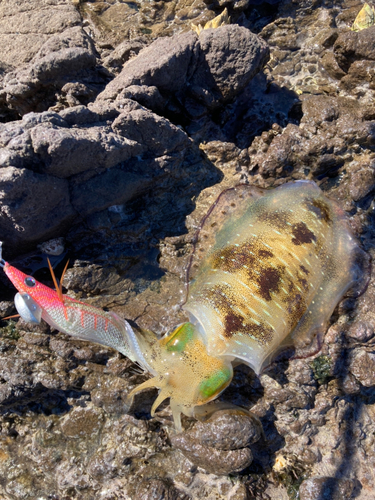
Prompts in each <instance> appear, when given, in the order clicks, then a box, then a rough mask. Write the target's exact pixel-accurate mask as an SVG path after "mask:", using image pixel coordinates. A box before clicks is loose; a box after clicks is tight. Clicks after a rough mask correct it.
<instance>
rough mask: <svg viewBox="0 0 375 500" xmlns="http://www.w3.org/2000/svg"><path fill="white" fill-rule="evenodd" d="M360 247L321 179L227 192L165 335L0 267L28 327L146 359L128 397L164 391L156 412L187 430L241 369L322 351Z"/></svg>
mask: <svg viewBox="0 0 375 500" xmlns="http://www.w3.org/2000/svg"><path fill="white" fill-rule="evenodd" d="M224 200H226V204H224V205H223V203H224ZM223 206H224V207H225V208H224V209H223ZM215 214H216V215H215ZM357 251H360V249H359V247H358V245H357V243H356V241H355V240H354V239H353V238H352V236H351V234H350V231H349V230H348V228H347V223H346V219H345V216H344V214H343V212H342V211H341V210H340V208H339V207H338V206H337V205H336V204H335V203H334V202H332V201H331V200H329V199H328V198H327V197H326V196H324V194H323V193H322V191H321V190H320V189H319V188H318V187H317V185H316V184H315V183H314V182H310V181H297V182H294V183H289V184H285V185H283V186H280V187H278V188H276V189H273V190H270V191H267V192H265V193H260V192H259V191H256V190H254V189H252V188H249V186H239V187H237V188H235V189H232V190H228V192H226V193H224V194H222V195H221V196H220V197H219V199H218V200H217V202H216V203H215V204H214V205H213V207H212V208H211V209H210V211H209V214H208V216H206V217H205V219H204V221H203V223H202V225H201V227H200V231H199V236H198V240H197V244H196V249H195V252H194V255H193V258H192V261H191V263H190V266H189V274H190V276H192V277H193V279H192V282H191V284H190V285H189V293H188V299H187V301H186V303H185V304H184V306H183V308H184V309H185V311H186V312H187V313H188V315H189V319H190V321H189V322H187V323H184V324H182V325H179V326H178V327H177V328H176V329H175V330H174V331H173V332H172V333H171V334H169V335H167V336H165V337H163V338H161V339H158V338H157V337H156V335H155V334H153V333H152V332H142V333H141V332H138V331H136V330H133V329H132V328H131V326H130V325H129V324H128V323H127V322H126V321H125V320H123V319H121V318H119V317H118V316H116V315H115V314H114V313H108V312H104V311H102V310H100V309H97V308H95V307H92V306H89V305H87V304H85V303H83V302H79V301H76V300H74V299H71V298H70V297H68V296H66V295H63V294H62V289H61V285H58V284H57V282H56V280H55V278H54V280H55V287H56V291H53V290H52V289H50V288H48V287H46V286H44V285H42V284H41V283H38V282H37V281H36V280H35V279H34V278H32V277H31V276H27V275H25V274H23V273H22V272H20V271H18V270H17V269H15V268H14V267H12V266H11V265H10V264H8V263H7V262H5V261H4V260H2V259H1V261H0V265H1V266H2V267H3V269H4V271H5V273H6V274H7V276H8V277H9V279H10V280H11V281H12V283H13V284H14V286H15V287H16V288H17V290H18V293H17V295H16V299H15V304H16V307H17V310H18V312H19V313H20V315H21V316H22V317H23V318H24V319H25V320H27V321H35V322H39V321H40V320H41V319H44V320H45V321H46V322H47V323H48V324H49V325H51V326H52V327H54V328H56V329H58V330H60V331H62V332H64V333H67V334H69V335H72V336H74V337H76V338H79V339H83V340H91V341H93V342H97V343H99V344H103V345H106V346H109V347H113V348H114V349H117V350H118V351H120V352H121V353H123V354H124V355H125V356H127V357H129V358H130V359H131V360H133V361H136V362H138V363H139V364H140V365H141V366H142V368H143V369H144V370H146V371H148V372H149V373H150V374H151V375H153V377H152V378H151V379H149V380H147V381H146V382H144V383H143V384H141V385H140V386H138V387H137V388H135V389H134V390H133V391H131V393H130V394H129V403H130V402H131V400H132V398H133V396H134V395H135V394H136V393H137V392H139V391H142V390H144V389H147V388H150V387H157V388H158V389H160V392H159V395H158V397H157V399H156V400H155V402H154V404H153V407H152V410H151V413H152V415H153V414H154V412H155V410H156V408H157V407H158V406H159V405H160V404H161V402H162V401H164V400H165V399H166V398H170V406H171V409H172V414H173V418H174V422H175V426H176V428H177V430H181V414H182V413H183V414H185V415H188V416H198V415H199V414H201V413H202V411H200V410H202V408H203V409H204V408H205V405H206V404H207V403H208V402H210V401H212V400H213V399H215V398H216V397H217V396H218V395H219V394H220V393H221V392H222V391H223V390H224V389H225V388H226V387H227V386H228V385H229V384H230V382H231V379H232V376H233V367H232V364H233V362H235V363H238V362H243V363H246V364H247V365H249V366H250V367H251V368H253V369H254V371H255V372H256V373H257V374H259V373H260V372H261V370H262V369H263V368H264V367H265V366H266V365H267V364H269V363H270V361H271V360H272V358H273V357H274V356H275V355H276V354H277V353H278V352H279V351H280V349H282V348H283V347H286V346H290V345H293V346H295V347H296V349H297V352H299V354H300V355H308V354H309V353H310V354H311V351H312V350H314V349H315V350H316V346H318V347H319V341H320V338H321V335H322V334H323V333H324V331H325V328H326V325H327V322H328V320H329V318H330V316H331V314H332V312H333V310H334V308H335V306H336V304H337V303H338V301H339V300H340V298H341V297H342V296H343V294H344V293H345V292H346V291H347V290H348V288H349V287H350V286H351V285H352V284H353V282H354V281H355V279H356V271H355V269H354V268H355V266H354V261H355V254H356V252H357ZM201 254H202V255H201ZM0 258H1V256H0ZM52 274H53V273H52ZM314 346H315V347H314Z"/></svg>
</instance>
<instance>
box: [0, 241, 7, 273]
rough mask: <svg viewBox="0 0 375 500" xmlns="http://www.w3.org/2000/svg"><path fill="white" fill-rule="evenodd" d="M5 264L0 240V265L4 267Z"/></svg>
mask: <svg viewBox="0 0 375 500" xmlns="http://www.w3.org/2000/svg"><path fill="white" fill-rule="evenodd" d="M5 264H6V262H5V260H4V259H3V242H2V241H0V267H4V266H5Z"/></svg>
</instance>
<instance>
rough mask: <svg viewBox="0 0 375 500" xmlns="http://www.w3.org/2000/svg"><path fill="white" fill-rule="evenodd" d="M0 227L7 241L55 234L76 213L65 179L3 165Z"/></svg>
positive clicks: (27, 240) (16, 243) (18, 242)
mask: <svg viewBox="0 0 375 500" xmlns="http://www.w3.org/2000/svg"><path fill="white" fill-rule="evenodd" d="M0 210H1V217H0V231H1V234H2V235H4V237H5V239H6V241H7V243H8V244H9V245H12V246H13V247H17V246H19V247H22V246H23V245H27V243H30V242H35V241H38V240H43V239H47V238H49V237H53V236H56V235H58V234H59V233H60V231H61V230H62V229H63V228H64V227H65V228H67V227H68V226H69V224H70V223H71V221H72V220H73V218H74V216H75V212H74V210H73V208H72V206H71V204H70V197H69V185H68V181H66V180H64V179H57V178H56V177H52V176H47V175H42V174H38V173H35V172H31V171H30V170H26V169H22V168H15V167H6V168H2V169H0Z"/></svg>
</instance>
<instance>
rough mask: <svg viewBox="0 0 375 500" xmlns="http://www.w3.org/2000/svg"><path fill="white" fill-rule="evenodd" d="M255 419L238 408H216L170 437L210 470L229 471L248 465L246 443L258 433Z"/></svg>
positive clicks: (259, 433) (259, 431)
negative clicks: (203, 420) (219, 409)
mask: <svg viewBox="0 0 375 500" xmlns="http://www.w3.org/2000/svg"><path fill="white" fill-rule="evenodd" d="M261 433H262V426H261V423H260V422H259V421H258V419H256V418H254V417H253V416H252V415H251V414H247V413H246V412H244V411H243V412H241V411H240V410H223V411H217V412H216V413H214V415H213V416H212V417H210V418H209V419H208V420H207V421H205V422H198V423H197V424H195V425H194V427H193V428H192V429H190V430H189V431H186V432H184V433H182V434H177V435H176V436H173V437H172V438H171V443H172V445H173V446H174V447H175V448H177V449H179V450H180V451H181V452H182V453H183V454H184V455H185V457H186V458H188V459H189V460H191V461H192V462H193V463H194V464H195V465H198V466H199V467H202V469H204V470H206V471H208V472H212V473H213V474H230V473H233V472H239V471H242V470H243V469H245V468H246V467H248V466H249V465H250V464H251V462H252V460H253V456H252V453H251V450H250V448H249V446H250V445H251V444H253V443H254V442H256V441H258V440H259V439H260V437H261Z"/></svg>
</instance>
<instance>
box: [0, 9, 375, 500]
mask: <svg viewBox="0 0 375 500" xmlns="http://www.w3.org/2000/svg"><path fill="white" fill-rule="evenodd" d="M225 6H226V7H227V8H228V10H229V14H230V16H231V21H232V24H231V25H228V26H224V27H222V28H217V29H210V30H206V31H203V32H202V34H201V35H200V36H199V37H198V36H197V35H196V33H194V32H192V31H191V30H190V27H191V26H190V23H194V24H196V25H198V24H203V25H204V23H205V22H206V21H208V20H210V19H212V18H213V17H214V16H215V15H217V14H218V13H219V12H220V11H221V10H222V9H223V8H224V7H225ZM361 7H362V3H361V1H360V0H358V1H357V0H336V1H335V2H329V1H327V0H303V1H300V2H295V1H288V0H281V1H271V0H268V1H267V2H260V1H242V0H241V1H239V2H238V1H235V2H233V1H228V2H227V1H220V2H218V3H217V5H216V7H214V8H213V6H210V5H208V4H207V5H206V4H205V3H204V2H203V1H201V2H200V1H195V2H194V5H193V2H192V1H191V0H178V1H176V2H164V3H161V2H157V3H155V4H154V3H149V2H137V1H136V2H134V4H132V5H130V4H128V3H122V2H116V1H114V0H113V1H112V0H111V1H110V2H85V1H80V2H78V1H75V2H72V3H69V2H62V1H60V0H43V1H38V2H26V1H22V2H21V1H18V0H6V1H5V0H3V2H1V3H0V12H1V15H0V19H1V21H0V46H1V47H2V51H1V52H0V54H1V56H0V114H1V120H2V124H1V125H0V143H1V150H0V167H1V169H0V206H1V218H0V233H1V234H0V236H1V238H0V240H1V241H4V249H3V253H4V257H5V258H6V259H8V260H9V261H10V262H11V263H12V264H13V265H15V266H16V267H18V268H20V269H22V270H23V271H25V272H27V273H32V274H34V275H35V276H36V278H37V279H39V280H40V281H42V282H44V283H45V284H47V285H49V286H52V287H53V283H52V281H51V278H50V276H49V274H48V270H47V261H46V257H47V255H46V253H45V252H51V253H49V255H48V256H49V259H50V260H51V262H52V264H53V265H54V266H55V267H57V272H58V271H59V270H60V269H62V267H63V265H64V263H65V261H66V259H67V258H70V265H69V268H68V271H67V273H66V275H65V278H64V282H63V285H64V288H65V291H66V292H67V293H69V295H70V296H72V297H75V298H77V299H83V300H86V301H87V302H89V303H91V304H93V305H96V306H98V307H106V308H108V309H110V310H113V311H115V312H116V313H118V314H119V315H120V316H122V317H124V318H126V319H128V320H129V321H131V322H134V323H135V324H136V325H138V326H139V327H141V328H147V329H150V330H153V331H155V332H156V333H158V334H164V333H166V332H168V331H171V330H172V328H174V327H175V326H176V325H177V324H179V323H181V322H182V321H185V320H186V316H185V314H184V312H183V310H182V309H181V307H180V306H181V304H183V302H184V300H185V296H186V287H185V285H186V267H187V264H188V262H189V256H190V254H191V252H192V247H193V241H194V238H195V234H196V229H197V227H198V225H199V224H200V221H201V220H202V217H203V216H204V215H205V214H206V213H207V210H208V209H209V207H210V206H211V204H212V203H213V202H214V201H215V199H216V198H217V196H218V195H219V194H220V193H221V192H222V191H223V189H225V188H228V187H233V186H235V185H236V184H238V183H239V182H248V183H250V184H252V185H256V186H258V187H261V188H272V187H275V186H277V185H280V184H283V183H285V182H288V181H292V180H297V179H311V180H314V181H315V182H317V183H318V184H319V185H320V187H321V188H322V189H323V190H324V191H325V192H326V194H327V196H330V197H332V198H333V199H334V200H336V201H337V202H338V203H339V205H340V206H341V208H342V209H343V210H344V211H345V212H346V213H347V216H348V217H349V221H350V225H351V227H352V231H353V233H354V234H355V236H356V237H357V238H358V239H359V240H360V242H361V244H362V246H363V248H364V250H366V252H367V254H368V255H369V256H373V254H374V243H373V241H374V231H375V228H374V223H375V221H374V202H373V195H374V191H375V163H374V161H375V153H374V147H375V109H374V106H373V102H374V97H375V95H374V92H375V89H374V88H373V81H372V74H373V71H372V70H373V64H374V61H373V59H374V58H373V54H372V51H373V44H372V39H373V30H374V28H369V29H368V30H363V31H361V32H358V33H353V32H351V31H350V29H349V26H350V24H351V23H352V22H353V21H354V19H355V17H356V15H357V14H358V12H359V10H360V8H361ZM254 33H257V35H255V34H254ZM14 40H17V45H15V43H14ZM54 237H60V238H61V239H59V240H58V244H57V243H56V242H51V243H48V244H44V245H43V246H42V247H40V246H39V247H38V244H39V245H40V244H41V243H44V242H45V241H46V240H48V239H50V238H54ZM64 246H65V248H64ZM41 249H43V251H42V250H41ZM51 249H52V250H51ZM56 249H57V250H56ZM363 260H364V262H363V263H362V265H361V266H359V267H358V269H359V273H358V283H357V284H356V286H355V287H353V289H352V290H350V291H349V292H348V295H347V296H346V297H345V298H344V299H343V300H342V301H341V302H340V304H339V305H338V307H337V308H336V310H335V312H334V314H333V316H332V319H331V324H330V327H329V329H328V331H327V333H326V336H325V339H324V342H323V346H322V349H321V351H320V352H319V353H317V354H316V355H314V356H311V357H309V358H305V359H291V358H290V356H289V355H288V354H285V356H284V357H281V358H280V359H278V360H277V361H276V362H275V363H274V364H273V365H272V366H271V367H270V369H269V370H268V371H267V372H266V373H263V374H262V375H261V376H260V377H257V376H256V375H255V374H254V373H253V372H252V370H250V369H249V368H247V367H245V366H243V365H241V366H238V367H236V369H235V375H234V379H233V381H232V383H231V385H230V386H229V387H228V388H227V389H226V391H225V392H224V393H223V395H222V396H221V399H222V401H225V403H222V404H223V405H224V406H220V405H219V408H221V411H218V412H216V413H214V414H213V415H212V416H210V417H209V418H208V419H207V420H206V421H203V422H197V421H195V420H194V419H190V418H184V419H183V427H184V429H185V431H184V432H183V433H181V434H175V432H174V429H173V424H172V420H171V413H170V409H169V406H168V405H167V404H165V405H162V407H161V408H160V409H159V411H158V412H157V414H156V416H155V417H152V418H151V416H150V408H151V405H152V402H153V400H154V399H155V397H156V392H155V391H145V392H143V393H141V394H140V395H138V396H137V397H136V399H135V402H134V404H133V406H132V408H130V409H129V407H128V406H127V402H126V394H127V393H128V392H129V391H130V390H131V389H132V388H134V387H135V386H136V385H138V384H140V383H142V382H143V381H145V380H146V379H147V377H148V375H147V374H144V373H139V370H138V369H137V367H135V366H134V365H133V364H132V363H131V362H130V361H129V360H128V359H126V358H124V357H123V356H122V355H120V354H119V353H116V352H114V351H112V350H110V349H107V348H104V347H101V346H98V345H94V344H90V343H85V342H80V341H77V340H72V339H71V338H68V337H67V336H65V335H63V334H61V333H58V332H56V331H54V330H51V329H50V328H49V327H48V326H47V325H46V324H45V323H42V324H41V325H28V324H26V323H25V322H23V321H22V320H18V321H17V320H15V321H8V322H4V323H2V327H1V329H0V497H1V498H4V499H5V500H18V499H34V498H39V499H43V500H47V499H55V500H62V499H68V498H69V499H77V500H78V499H80V500H81V499H82V500H89V499H91V498H101V499H103V500H112V499H129V498H131V499H133V498H137V499H138V498H139V499H142V500H151V499H163V498H168V499H184V500H185V499H193V500H195V499H196V500H200V499H203V498H205V499H210V500H211V499H212V500H213V499H228V500H245V499H249V498H254V499H255V498H256V499H265V498H272V499H280V500H284V499H285V500H288V499H295V498H297V495H299V498H301V499H303V500H307V499H308V500H322V499H323V498H329V499H335V498H345V499H348V500H349V499H350V498H356V499H359V500H372V498H373V491H374V489H375V475H374V470H375V453H374V435H375V380H374V375H373V374H374V373H375V345H374V339H375V334H374V332H375V316H374V309H375V294H374V290H375V288H374V277H373V276H371V275H370V270H369V267H370V266H369V259H368V258H365V257H364V258H363ZM0 280H1V284H2V287H1V297H0V300H1V302H0V311H1V314H2V316H8V315H11V314H12V313H14V308H13V296H14V293H15V291H14V289H13V288H12V286H11V285H10V284H9V282H8V281H7V278H6V277H5V276H4V275H3V274H1V275H0ZM233 404H234V405H238V406H241V407H243V408H246V409H250V410H251V412H252V415H249V414H248V413H247V412H246V411H239V410H235V409H233V406H232V405H233ZM225 408H226V409H225ZM259 422H260V423H261V425H262V430H261V428H260V423H259Z"/></svg>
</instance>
